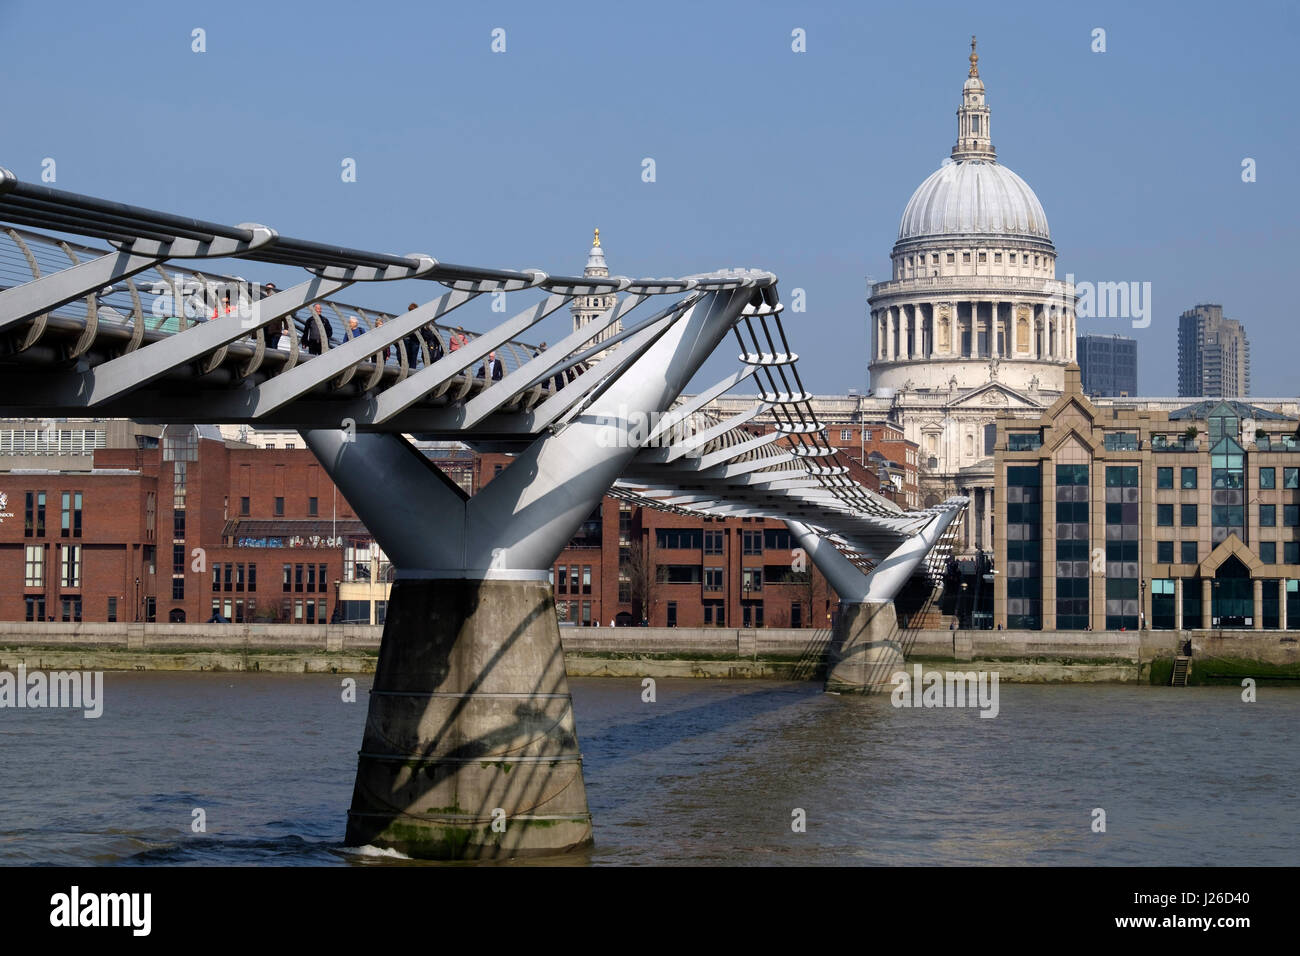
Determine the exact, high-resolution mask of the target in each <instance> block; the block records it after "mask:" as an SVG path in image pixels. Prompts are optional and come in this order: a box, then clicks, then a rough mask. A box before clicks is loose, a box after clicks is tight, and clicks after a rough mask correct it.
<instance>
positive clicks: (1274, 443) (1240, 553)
mask: <svg viewBox="0 0 1300 956" xmlns="http://www.w3.org/2000/svg"><path fill="white" fill-rule="evenodd" d="M997 426H998V430H997V444H996V450H995V456H994V457H995V474H996V477H997V491H996V495H997V499H998V500H999V501H1005V502H1006V506H1005V508H1004V509H1003V512H1002V513H1001V514H999V515H998V520H997V523H996V536H995V558H994V562H995V567H996V568H997V569H998V574H997V575H995V602H994V615H995V619H996V621H997V623H1000V624H1002V625H1003V626H1004V627H1007V628H1028V629H1033V630H1085V629H1089V628H1090V629H1092V630H1094V631H1101V630H1121V629H1126V630H1135V629H1137V628H1140V627H1144V626H1145V627H1150V628H1177V629H1183V628H1187V629H1195V628H1251V629H1284V630H1285V629H1291V630H1296V629H1300V418H1295V417H1286V416H1283V415H1280V414H1278V413H1276V412H1272V411H1269V410H1267V409H1264V408H1260V407H1257V406H1254V405H1249V404H1247V403H1245V402H1240V401H1232V400H1221V399H1212V400H1208V401H1202V402H1198V403H1195V404H1192V405H1187V406H1184V407H1183V408H1181V409H1177V410H1174V411H1171V412H1166V411H1161V410H1158V409H1144V408H1140V407H1137V406H1135V407H1132V408H1129V409H1122V408H1119V407H1112V408H1107V409H1102V408H1099V407H1098V406H1097V405H1095V404H1093V403H1092V402H1091V401H1089V399H1088V398H1087V397H1086V396H1085V395H1084V394H1083V392H1082V388H1081V383H1080V380H1079V373H1078V370H1077V369H1074V370H1070V371H1069V372H1068V373H1067V378H1066V390H1065V393H1064V394H1063V395H1062V396H1061V398H1060V399H1058V400H1057V401H1056V403H1055V404H1053V405H1052V407H1051V408H1050V409H1048V410H1047V411H1046V412H1045V413H1044V414H1043V416H1042V417H1041V418H1040V419H1038V420H1037V421H1034V422H1027V421H1024V420H1018V419H1014V418H1011V417H1009V416H1001V417H999V420H998V423H997Z"/></svg>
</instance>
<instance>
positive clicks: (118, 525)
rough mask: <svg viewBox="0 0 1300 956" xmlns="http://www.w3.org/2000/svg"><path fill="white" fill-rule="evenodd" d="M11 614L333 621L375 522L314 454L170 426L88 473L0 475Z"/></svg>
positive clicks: (1, 544)
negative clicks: (349, 553)
mask: <svg viewBox="0 0 1300 956" xmlns="http://www.w3.org/2000/svg"><path fill="white" fill-rule="evenodd" d="M0 483H2V487H0V490H2V491H3V492H4V493H5V496H6V499H7V501H8V505H9V506H8V507H7V508H4V509H0V511H3V512H11V513H12V517H10V516H8V514H6V516H5V517H4V518H3V519H0V580H4V581H7V582H12V585H18V584H21V587H16V586H12V585H11V586H10V587H6V588H3V589H0V619H4V620H20V621H21V620H48V619H51V618H52V619H54V620H58V621H61V620H67V621H78V620H84V621H115V620H116V621H206V620H209V619H211V618H212V617H213V616H214V615H220V616H221V617H224V618H226V619H228V620H231V621H240V622H242V621H253V620H261V621H297V622H301V623H312V622H324V621H327V620H329V618H330V616H331V614H332V613H333V609H334V604H335V592H336V584H335V582H338V581H341V580H342V578H343V570H344V569H343V558H344V551H345V547H346V545H347V544H348V543H349V542H350V541H356V540H362V541H364V543H366V544H368V536H367V535H366V532H365V529H364V527H363V526H362V525H361V523H360V522H359V521H358V520H357V518H356V515H355V513H354V512H353V511H352V509H351V508H350V507H349V506H348V504H347V502H346V501H345V500H344V499H343V497H342V496H341V495H339V494H337V492H336V491H335V489H334V486H333V484H332V483H331V482H330V480H329V478H328V476H326V475H325V473H324V471H323V470H322V469H321V467H320V465H319V464H318V463H317V462H316V459H315V458H314V457H312V455H311V453H310V452H308V451H306V450H290V449H256V448H242V447H238V446H237V445H234V444H232V445H227V443H226V442H225V441H223V440H222V439H221V437H220V434H219V433H218V432H217V430H216V429H215V428H212V427H210V426H200V427H198V428H189V427H177V426H171V427H169V428H167V429H165V430H164V432H163V435H162V439H161V442H160V444H159V447H154V448H112V449H106V448H101V449H97V450H96V451H95V452H94V466H93V468H92V469H90V470H88V471H84V470H83V471H59V470H37V469H23V470H15V471H10V472H8V473H5V474H3V475H0Z"/></svg>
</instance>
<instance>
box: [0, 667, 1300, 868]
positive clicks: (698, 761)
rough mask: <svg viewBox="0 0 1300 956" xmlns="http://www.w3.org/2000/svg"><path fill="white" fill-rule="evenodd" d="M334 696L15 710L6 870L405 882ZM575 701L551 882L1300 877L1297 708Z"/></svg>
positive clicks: (1231, 695)
mask: <svg viewBox="0 0 1300 956" xmlns="http://www.w3.org/2000/svg"><path fill="white" fill-rule="evenodd" d="M342 680H343V678H342V676H341V675H311V676H307V675H303V676H292V675H271V674H246V673H168V674H159V673H129V672H110V673H107V674H105V700H104V713H103V716H102V717H100V718H99V719H97V720H88V719H85V718H83V716H82V714H81V711H77V710H3V711H0V746H2V752H3V757H4V772H3V774H2V775H0V864H6V865H23V864H37V863H41V864H80V865H87V864H91V865H93V864H126V865H199V864H217V865H242V864H273V865H307V866H319V865H411V861H406V860H403V859H400V858H395V857H392V856H389V855H385V854H380V853H378V852H365V851H354V850H350V849H347V848H344V847H343V846H341V840H342V837H343V829H344V823H345V817H346V813H347V808H348V804H349V802H350V799H351V794H352V782H353V774H354V772H355V769H356V752H357V749H358V747H359V746H360V742H361V731H362V727H363V724H364V722H365V713H366V699H367V697H366V691H367V690H368V687H369V681H370V678H369V677H358V678H356V680H357V685H358V686H357V688H356V698H357V700H356V702H355V703H345V702H344V701H343V700H342V696H343V694H342V691H341V682H342ZM571 687H572V692H573V700H574V708H575V712H576V718H577V729H578V735H579V740H580V741H581V745H582V751H583V755H584V759H585V774H586V782H587V791H588V798H589V801H590V806H591V812H592V818H593V825H594V830H595V840H596V844H595V847H594V848H593V849H592V850H590V851H589V852H587V853H583V854H581V855H575V856H573V857H569V858H560V859H559V860H549V861H547V862H560V863H564V862H572V863H577V864H587V863H590V864H596V865H646V864H671V865H690V864H721V865H756V864H757V865H787V864H790V865H806V864H848V865H859V864H897V865H914V864H1021V863H1024V864H1105V865H1161V866H1164V865H1191V866H1198V865H1204V864H1219V865H1282V864H1294V863H1296V862H1297V859H1300V799H1297V796H1298V794H1297V790H1298V789H1300V748H1297V747H1296V745H1295V738H1294V733H1295V728H1296V727H1297V725H1300V688H1298V689H1292V688H1282V689H1275V688H1270V687H1262V688H1260V689H1259V690H1258V691H1257V693H1258V700H1257V701H1256V702H1254V703H1244V702H1243V701H1242V699H1241V691H1240V690H1239V689H1234V688H1186V689H1172V688H1156V687H1145V686H1143V687H1138V686H1124V685H1074V686H1068V685H1067V686H1060V685H1058V686H1050V687H1047V686H1035V685H1008V684H1002V685H1001V687H1000V696H1001V700H1000V708H999V712H998V715H997V717H996V718H995V719H982V718H980V717H979V711H978V710H977V709H973V708H971V709H899V708H894V707H892V706H891V704H890V701H889V698H888V697H874V698H854V697H838V696H831V695H826V694H823V693H822V692H821V689H820V685H819V684H815V683H776V682H767V681H748V682H740V681H705V680H668V679H661V680H659V681H658V683H657V694H656V696H657V699H656V700H655V702H653V703H647V702H644V701H643V700H642V688H641V683H640V682H639V681H637V680H619V679H574V680H573V681H571ZM1095 808H1100V809H1102V810H1104V811H1105V815H1106V832H1104V833H1097V832H1093V819H1094V814H1093V811H1094V809H1095ZM196 809H201V810H202V812H203V817H204V819H205V822H206V832H202V833H195V832H193V831H192V821H193V820H194V818H195V813H194V812H195V810H196ZM798 810H801V811H803V814H804V816H805V817H806V830H805V832H794V830H793V829H792V820H794V819H795V818H796V816H797V814H796V811H798ZM418 865H427V864H418Z"/></svg>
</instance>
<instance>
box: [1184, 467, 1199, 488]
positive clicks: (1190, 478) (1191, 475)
mask: <svg viewBox="0 0 1300 956" xmlns="http://www.w3.org/2000/svg"><path fill="white" fill-rule="evenodd" d="M1181 486H1182V487H1183V488H1195V487H1196V469H1195V468H1184V469H1183V473H1182V482H1181Z"/></svg>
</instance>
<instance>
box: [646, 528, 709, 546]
mask: <svg viewBox="0 0 1300 956" xmlns="http://www.w3.org/2000/svg"><path fill="white" fill-rule="evenodd" d="M703 540H704V532H703V531H702V530H700V529H698V528H658V529H656V530H655V546H656V547H659V548H698V547H700V545H701V544H702V543H703Z"/></svg>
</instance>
